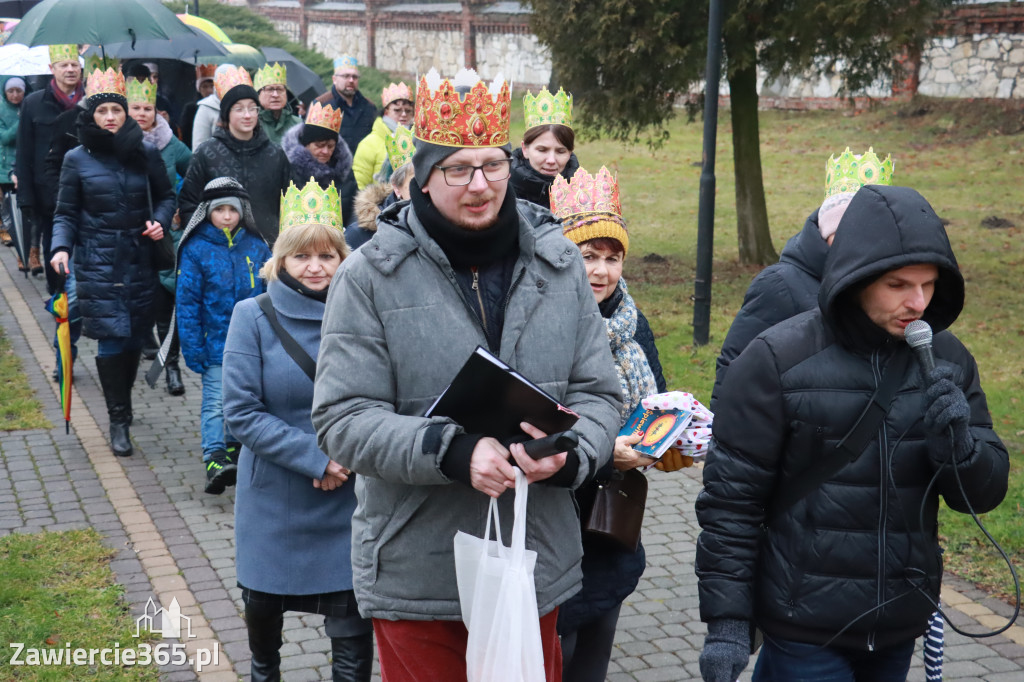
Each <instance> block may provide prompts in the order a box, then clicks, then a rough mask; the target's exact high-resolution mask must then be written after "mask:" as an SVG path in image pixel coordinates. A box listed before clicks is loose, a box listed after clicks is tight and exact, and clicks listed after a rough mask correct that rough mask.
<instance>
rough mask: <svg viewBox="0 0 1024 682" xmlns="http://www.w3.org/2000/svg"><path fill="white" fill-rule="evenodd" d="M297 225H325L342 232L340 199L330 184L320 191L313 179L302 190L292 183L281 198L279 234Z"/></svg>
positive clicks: (332, 184) (343, 226)
mask: <svg viewBox="0 0 1024 682" xmlns="http://www.w3.org/2000/svg"><path fill="white" fill-rule="evenodd" d="M297 225H326V226H328V227H334V228H337V229H339V230H344V229H345V225H344V224H343V223H342V220H341V198H340V197H339V196H338V190H337V189H336V188H335V187H334V183H333V182H332V183H331V184H330V186H329V187H328V188H327V189H321V188H320V185H319V184H317V181H316V180H314V179H313V178H310V179H309V182H307V183H306V184H305V186H304V187H303V188H302V189H299V188H298V187H296V186H295V183H294V182H292V183H290V184H289V185H288V191H286V192H285V193H284V194H283V195H282V196H281V232H284V231H285V230H287V229H288V228H291V227H295V226H297Z"/></svg>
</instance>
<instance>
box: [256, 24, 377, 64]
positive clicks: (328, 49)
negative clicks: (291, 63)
mask: <svg viewBox="0 0 1024 682" xmlns="http://www.w3.org/2000/svg"><path fill="white" fill-rule="evenodd" d="M274 25H275V26H276V25H277V22H276V21H275V22H274ZM306 46H307V47H308V48H309V49H311V50H316V51H317V52H320V53H321V54H323V55H324V56H326V57H327V58H329V59H334V58H335V57H340V56H341V55H343V54H350V55H352V56H353V57H355V58H356V59H358V60H359V63H360V64H367V63H369V62H368V60H367V54H366V47H367V40H366V27H365V26H360V25H359V24H329V23H326V22H318V21H313V20H310V21H309V23H308V24H307V25H306ZM380 68H384V67H380Z"/></svg>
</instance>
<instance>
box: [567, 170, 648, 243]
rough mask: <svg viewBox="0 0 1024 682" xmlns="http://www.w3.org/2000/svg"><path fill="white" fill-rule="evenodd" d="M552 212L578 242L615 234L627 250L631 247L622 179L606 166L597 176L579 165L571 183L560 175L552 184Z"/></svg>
mask: <svg viewBox="0 0 1024 682" xmlns="http://www.w3.org/2000/svg"><path fill="white" fill-rule="evenodd" d="M551 212H552V213H554V214H555V217H557V218H559V219H560V220H561V221H562V231H563V233H564V234H565V236H566V237H568V238H569V239H571V240H572V241H574V242H576V243H577V244H582V243H583V242H586V241H589V240H591V239H597V238H600V237H611V238H612V239H617V240H618V241H619V243H621V244H622V248H623V249H624V250H625V251H628V250H629V234H628V233H627V232H626V224H625V223H624V222H623V220H622V205H621V204H620V203H619V181H618V179H617V178H616V177H615V176H614V175H612V174H611V171H609V170H608V169H607V168H605V167H604V166H601V170H599V171H598V172H597V173H596V174H594V175H591V174H590V173H588V172H587V171H585V170H584V169H583V168H579V169H577V170H576V174H575V175H573V176H572V180H571V181H569V182H567V181H566V179H565V178H564V177H562V176H561V175H556V176H555V181H554V183H552V185H551Z"/></svg>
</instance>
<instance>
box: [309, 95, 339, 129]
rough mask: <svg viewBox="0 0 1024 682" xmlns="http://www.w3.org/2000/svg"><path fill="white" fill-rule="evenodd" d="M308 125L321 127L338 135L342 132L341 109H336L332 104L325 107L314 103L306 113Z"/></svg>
mask: <svg viewBox="0 0 1024 682" xmlns="http://www.w3.org/2000/svg"><path fill="white" fill-rule="evenodd" d="M306 125H308V126H320V127H321V128H327V129H328V130H333V131H334V132H335V133H337V132H338V131H339V130H341V109H335V108H334V107H332V106H331V105H330V104H328V105H326V106H325V105H323V104H321V103H320V102H313V106H311V107H310V108H309V112H307V113H306Z"/></svg>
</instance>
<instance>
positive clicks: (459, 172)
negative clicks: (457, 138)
mask: <svg viewBox="0 0 1024 682" xmlns="http://www.w3.org/2000/svg"><path fill="white" fill-rule="evenodd" d="M434 168H436V169H437V170H439V171H441V172H442V173H443V174H444V181H445V184H447V185H448V186H449V187H464V186H465V185H468V184H469V183H471V182H473V175H474V174H475V173H476V172H477V171H480V172H481V173H483V174H484V180H486V181H487V182H498V181H499V180H508V176H509V175H511V174H512V160H511V159H498V160H495V161H488V162H487V163H485V164H484V165H482V166H469V165H458V166H434Z"/></svg>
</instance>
